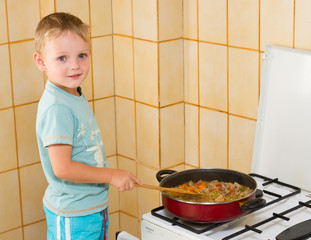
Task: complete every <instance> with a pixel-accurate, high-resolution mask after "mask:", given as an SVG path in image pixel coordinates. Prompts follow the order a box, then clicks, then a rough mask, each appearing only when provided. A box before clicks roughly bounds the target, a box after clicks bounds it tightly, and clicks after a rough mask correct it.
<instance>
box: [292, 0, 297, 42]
mask: <svg viewBox="0 0 311 240" xmlns="http://www.w3.org/2000/svg"><path fill="white" fill-rule="evenodd" d="M295 32H296V0H294V2H293V48H295Z"/></svg>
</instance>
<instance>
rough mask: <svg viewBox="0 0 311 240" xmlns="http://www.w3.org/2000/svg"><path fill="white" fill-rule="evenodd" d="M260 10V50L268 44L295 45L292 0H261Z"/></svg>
mask: <svg viewBox="0 0 311 240" xmlns="http://www.w3.org/2000/svg"><path fill="white" fill-rule="evenodd" d="M260 4H261V6H260V8H261V11H260V14H261V16H260V34H261V36H260V50H262V51H263V50H264V48H265V46H266V45H267V44H273V45H282V46H285V47H292V46H293V14H294V1H292V0H274V1H271V0H261V3H260Z"/></svg>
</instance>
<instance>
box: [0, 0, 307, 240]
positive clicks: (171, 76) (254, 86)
mask: <svg viewBox="0 0 311 240" xmlns="http://www.w3.org/2000/svg"><path fill="white" fill-rule="evenodd" d="M17 5H18V6H19V7H18V8H16V7H15V6H17ZM54 11H69V12H71V13H73V14H76V15H78V16H79V17H80V18H82V19H83V20H84V21H86V22H89V23H90V24H91V25H92V33H91V37H92V45H93V53H92V60H93V61H92V70H91V72H90V75H89V77H88V79H87V80H86V81H85V83H84V84H83V90H84V93H85V94H86V96H87V98H88V100H89V102H90V105H91V106H92V107H93V109H94V111H95V115H96V117H97V121H98V124H99V126H100V128H101V131H102V135H103V141H104V145H105V149H106V153H107V155H108V159H109V164H110V166H111V167H119V168H122V169H128V170H130V171H132V172H133V173H135V174H136V175H137V176H138V177H139V178H140V179H141V180H142V181H143V182H145V183H147V184H158V183H157V181H156V179H155V174H156V172H157V171H158V170H159V169H162V168H172V169H176V170H183V169H185V168H196V167H223V168H231V169H236V170H239V171H243V172H249V171H250V164H251V158H252V149H253V141H254V134H255V127H256V115H257V107H258V98H259V85H260V70H261V56H262V53H263V52H264V47H265V45H266V44H276V45H281V46H287V47H294V48H302V49H307V50H311V14H310V11H311V2H310V1H309V0H169V1H167V0H66V1H61V0H40V1H35V0H29V1H18V0H0V56H1V64H0V72H1V79H0V89H1V90H0V91H1V94H0V137H1V139H2V143H1V145H0V154H1V158H0V239H1V240H2V239H3V240H6V239H16V240H20V239H23V240H30V239H31V240H36V239H45V231H46V227H45V220H44V213H43V211H42V207H41V205H42V203H41V198H42V194H43V192H44V189H45V187H46V181H45V178H44V175H43V173H42V170H41V166H40V160H39V157H38V150H37V146H36V139H35V127H34V126H35V125H34V122H35V115H36V108H37V104H38V100H39V98H40V95H41V94H42V91H43V89H44V83H45V77H44V75H43V74H42V73H41V72H39V71H38V70H37V69H36V67H35V65H34V63H33V61H32V53H33V47H34V46H33V37H34V35H33V32H34V29H35V26H36V24H37V22H38V21H39V19H40V18H41V17H43V16H45V15H46V14H48V13H51V12H54ZM110 191H111V194H110V206H109V208H110V209H109V210H110V214H111V215H110V217H111V220H110V221H111V222H110V230H109V231H110V239H114V238H113V235H114V232H115V231H117V230H119V229H120V230H125V231H128V232H130V233H131V234H134V235H136V236H139V235H140V230H139V223H140V219H141V215H142V214H143V213H145V212H148V211H150V209H152V208H153V207H156V206H158V205H159V204H160V198H159V193H158V192H156V191H153V190H145V189H134V190H133V191H130V192H124V193H120V194H118V192H117V190H116V189H115V188H111V190H110Z"/></svg>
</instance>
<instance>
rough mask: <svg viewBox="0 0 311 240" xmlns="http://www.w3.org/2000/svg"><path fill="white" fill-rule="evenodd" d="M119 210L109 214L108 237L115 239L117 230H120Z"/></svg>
mask: <svg viewBox="0 0 311 240" xmlns="http://www.w3.org/2000/svg"><path fill="white" fill-rule="evenodd" d="M119 219H120V218H119V212H116V213H112V214H109V229H108V239H115V238H116V232H119V231H120V226H119V225H120V224H119V223H120V220H119Z"/></svg>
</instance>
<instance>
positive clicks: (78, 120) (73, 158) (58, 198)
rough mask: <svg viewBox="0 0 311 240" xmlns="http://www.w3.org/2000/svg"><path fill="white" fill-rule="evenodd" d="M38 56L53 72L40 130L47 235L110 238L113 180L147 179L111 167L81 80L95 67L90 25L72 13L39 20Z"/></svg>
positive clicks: (121, 185) (125, 185)
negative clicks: (110, 207)
mask: <svg viewBox="0 0 311 240" xmlns="http://www.w3.org/2000/svg"><path fill="white" fill-rule="evenodd" d="M35 44H36V52H35V53H34V61H35V63H36V65H37V67H38V68H39V69H40V70H41V71H45V72H46V74H47V76H48V81H47V83H46V87H45V91H44V93H43V95H42V97H41V99H40V102H39V106H38V112H37V122H36V132H37V140H38V146H39V152H40V158H41V162H42V167H43V170H44V173H45V175H46V178H47V181H48V183H49V185H48V187H47V189H46V192H45V195H44V197H43V205H44V210H45V212H46V220H47V225H48V233H47V239H49V240H50V239H53V240H54V239H55V240H56V239H57V240H58V239H66V240H67V239H74V240H78V239H108V237H107V227H108V222H109V221H108V219H109V218H108V217H109V216H108V211H107V209H108V189H109V184H110V185H112V186H115V187H117V188H118V189H119V191H125V190H130V189H132V188H133V187H134V184H142V183H141V181H139V180H138V179H137V178H136V177H135V176H134V175H133V174H131V173H130V172H129V171H125V170H119V169H110V168H107V160H106V156H105V152H104V148H103V142H102V138H101V134H100V130H99V128H98V126H97V123H96V120H95V117H94V114H93V112H92V110H91V108H90V107H89V104H88V101H87V100H86V98H85V96H84V95H83V94H82V92H81V88H80V85H81V84H82V82H83V81H84V79H85V78H86V76H87V74H88V71H89V67H90V53H91V50H90V39H89V26H88V25H86V24H85V23H83V22H82V21H81V20H80V19H79V18H77V17H75V16H73V15H71V14H67V13H53V14H50V15H48V16H46V17H44V18H43V19H42V20H41V21H40V22H39V24H38V26H37V29H36V35H35Z"/></svg>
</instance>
